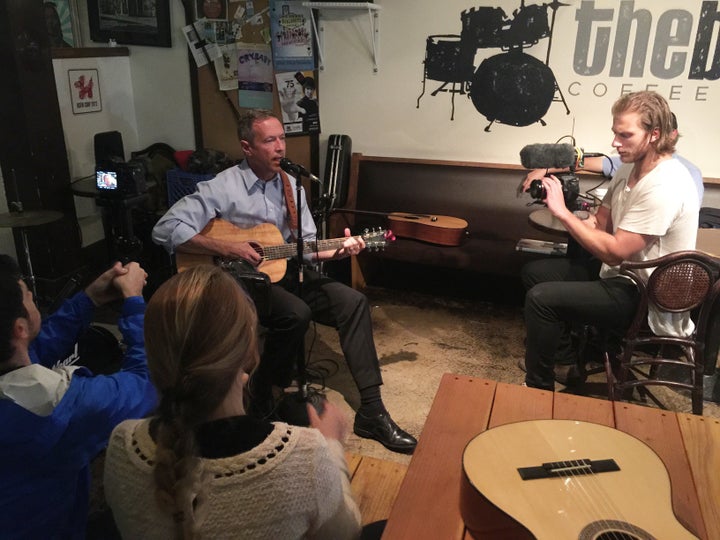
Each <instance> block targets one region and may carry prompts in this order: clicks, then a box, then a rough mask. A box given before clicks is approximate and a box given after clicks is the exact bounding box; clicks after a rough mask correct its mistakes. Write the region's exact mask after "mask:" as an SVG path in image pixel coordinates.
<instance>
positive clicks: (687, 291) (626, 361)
mask: <svg viewBox="0 0 720 540" xmlns="http://www.w3.org/2000/svg"><path fill="white" fill-rule="evenodd" d="M644 268H654V270H653V271H652V273H651V274H650V276H649V278H647V280H645V279H643V277H642V276H641V274H640V273H639V272H638V270H640V269H644ZM620 273H621V274H622V275H625V276H628V277H629V278H630V279H632V280H633V281H634V282H635V283H636V285H637V286H638V289H639V291H640V302H639V304H638V308H637V312H636V313H635V317H634V319H633V322H632V324H631V325H630V327H629V328H628V330H627V332H626V333H625V336H624V338H623V340H622V345H621V348H620V351H619V353H618V354H611V353H608V352H607V351H606V353H605V370H606V374H607V376H608V394H609V397H610V399H612V400H615V399H622V398H626V397H628V396H629V395H631V394H632V391H633V390H635V389H637V390H638V391H641V392H642V393H643V394H645V395H647V396H649V397H650V398H651V399H652V400H653V401H654V402H655V403H656V404H658V405H659V406H661V407H662V406H663V404H662V402H661V401H659V400H658V399H657V397H656V396H655V395H654V394H653V393H652V391H651V390H650V389H651V387H654V386H665V387H670V388H672V389H676V390H689V391H690V395H691V399H692V412H693V414H702V411H703V373H704V367H705V358H704V351H705V343H706V339H707V337H708V326H709V324H708V322H709V319H710V314H711V311H712V309H713V305H714V303H715V300H716V299H717V298H718V294H719V293H720V280H719V279H718V276H719V275H720V260H718V259H715V258H713V257H710V256H709V255H706V254H704V253H702V252H699V251H679V252H676V253H671V254H668V255H665V256H663V257H660V258H657V259H654V260H650V261H644V262H624V263H622V265H621V267H620ZM649 306H654V308H655V309H656V310H658V311H660V312H661V313H665V314H672V313H690V314H691V318H692V320H693V322H694V323H695V330H694V331H693V333H692V334H691V335H690V336H687V337H684V338H681V337H676V336H667V335H658V334H655V333H653V332H652V331H651V330H650V328H649V326H648V322H647V315H648V308H649ZM718 309H720V306H718Z"/></svg>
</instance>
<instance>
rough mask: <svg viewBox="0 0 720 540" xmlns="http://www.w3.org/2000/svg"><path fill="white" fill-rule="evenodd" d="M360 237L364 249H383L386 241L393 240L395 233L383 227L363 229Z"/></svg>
mask: <svg viewBox="0 0 720 540" xmlns="http://www.w3.org/2000/svg"><path fill="white" fill-rule="evenodd" d="M362 238H363V240H364V241H365V249H369V250H370V251H379V250H381V249H385V247H386V246H387V244H388V243H390V242H394V241H395V235H394V234H393V233H392V231H391V230H387V231H386V230H384V229H373V230H370V229H365V230H364V231H363V233H362Z"/></svg>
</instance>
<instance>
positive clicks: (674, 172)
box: [600, 159, 699, 336]
mask: <svg viewBox="0 0 720 540" xmlns="http://www.w3.org/2000/svg"><path fill="white" fill-rule="evenodd" d="M632 170H633V165H632V164H623V165H622V167H620V169H619V170H618V172H617V174H616V175H615V176H614V177H613V180H612V183H611V184H610V187H609V189H608V192H607V194H606V195H605V198H604V199H603V202H602V205H603V206H605V207H606V208H609V209H610V215H611V217H612V226H613V231H612V232H613V233H615V232H616V231H617V230H618V229H623V230H625V231H628V232H632V233H637V234H643V235H649V236H654V237H655V240H654V241H652V242H650V243H649V244H648V245H647V246H646V247H645V249H643V250H641V251H639V252H638V253H635V254H634V255H632V256H631V257H630V258H629V260H631V261H647V260H650V259H655V258H657V257H661V256H663V255H667V254H668V253H673V252H676V251H682V250H687V249H695V240H696V237H697V229H698V212H699V203H698V198H697V192H696V191H695V189H694V188H693V187H691V186H693V185H694V184H693V180H692V177H691V176H690V173H689V172H688V170H687V168H685V167H684V166H683V165H682V164H681V163H680V162H679V161H678V160H676V159H667V160H665V161H661V162H660V163H659V164H658V165H657V166H656V167H655V168H654V169H653V170H652V171H650V172H649V173H648V174H646V175H645V176H644V177H642V178H641V179H640V181H639V182H638V183H637V184H635V186H634V187H633V188H632V189H630V188H628V187H627V183H628V179H629V178H630V173H631V172H632ZM619 270H620V267H619V266H609V265H607V264H603V265H602V268H601V269H600V277H601V278H610V277H615V276H617V275H618V273H619ZM651 272H652V268H649V269H645V270H642V271H641V272H640V273H641V274H642V275H644V277H645V278H647V277H648V276H649V275H650V273H651ZM648 323H649V324H650V328H651V329H652V331H653V332H655V333H657V334H660V335H676V336H687V335H690V334H691V333H692V331H693V328H694V326H693V323H692V321H691V320H690V317H689V314H687V313H678V314H661V313H659V312H658V311H657V310H656V309H654V308H653V306H652V305H651V306H650V310H649V313H648Z"/></svg>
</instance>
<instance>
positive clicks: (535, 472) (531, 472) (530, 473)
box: [518, 459, 620, 480]
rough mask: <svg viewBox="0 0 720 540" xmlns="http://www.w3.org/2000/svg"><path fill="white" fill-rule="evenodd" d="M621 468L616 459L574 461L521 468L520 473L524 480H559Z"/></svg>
mask: <svg viewBox="0 0 720 540" xmlns="http://www.w3.org/2000/svg"><path fill="white" fill-rule="evenodd" d="M619 470H620V467H619V466H618V464H617V463H616V462H615V460H614V459H598V460H595V461H593V460H590V459H574V460H572V461H553V462H551V463H543V464H542V465H540V466H535V467H519V468H518V473H520V478H522V479H523V480H538V479H540V478H558V477H566V476H578V475H587V474H596V473H604V472H612V471H619Z"/></svg>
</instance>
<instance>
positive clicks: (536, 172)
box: [522, 169, 547, 191]
mask: <svg viewBox="0 0 720 540" xmlns="http://www.w3.org/2000/svg"><path fill="white" fill-rule="evenodd" d="M546 174H547V169H533V170H532V171H530V172H529V173H527V176H526V177H525V180H523V183H522V190H523V191H527V190H528V189H530V184H531V183H532V181H533V180H542V179H543V178H545V175H546Z"/></svg>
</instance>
